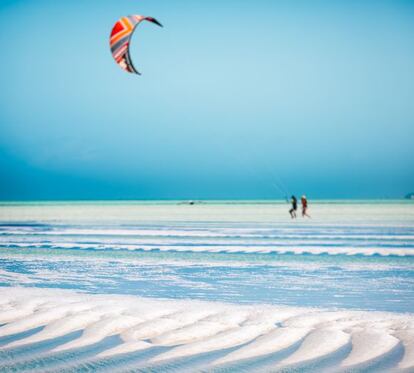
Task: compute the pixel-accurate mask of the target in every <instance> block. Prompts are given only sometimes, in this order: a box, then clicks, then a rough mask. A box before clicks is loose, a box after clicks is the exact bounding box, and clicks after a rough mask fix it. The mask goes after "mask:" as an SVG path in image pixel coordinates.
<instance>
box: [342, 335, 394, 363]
mask: <svg viewBox="0 0 414 373" xmlns="http://www.w3.org/2000/svg"><path fill="white" fill-rule="evenodd" d="M398 343H399V340H398V339H397V338H395V337H393V336H392V335H390V334H388V333H387V332H385V331H375V330H363V331H360V332H356V333H353V334H352V351H351V353H350V354H349V356H348V357H347V358H346V359H345V360H344V361H342V366H352V365H358V364H362V363H366V362H368V361H370V360H374V359H376V358H378V357H380V356H382V355H384V354H386V353H388V352H390V351H391V350H392V349H393V348H394V347H395V346H397V344H398Z"/></svg>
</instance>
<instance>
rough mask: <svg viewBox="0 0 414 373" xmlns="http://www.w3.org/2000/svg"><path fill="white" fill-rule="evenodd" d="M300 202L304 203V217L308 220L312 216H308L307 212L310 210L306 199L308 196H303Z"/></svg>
mask: <svg viewBox="0 0 414 373" xmlns="http://www.w3.org/2000/svg"><path fill="white" fill-rule="evenodd" d="M300 201H301V203H302V217H303V218H304V217H305V216H307V217H308V218H310V215H308V214H307V212H306V211H307V210H308V200H307V199H306V196H302V198H301V199H300Z"/></svg>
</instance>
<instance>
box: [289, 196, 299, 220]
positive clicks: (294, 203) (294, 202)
mask: <svg viewBox="0 0 414 373" xmlns="http://www.w3.org/2000/svg"><path fill="white" fill-rule="evenodd" d="M290 202H291V204H292V208H291V209H290V210H289V214H290V217H291V218H292V219H295V218H296V210H297V209H298V200H297V199H296V197H295V196H292V197H291V199H290Z"/></svg>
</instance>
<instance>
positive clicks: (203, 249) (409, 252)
mask: <svg viewBox="0 0 414 373" xmlns="http://www.w3.org/2000/svg"><path fill="white" fill-rule="evenodd" d="M295 245H296V244H295V243H292V246H280V247H278V246H277V245H275V246H274V247H272V246H269V247H263V246H254V245H240V246H228V245H218V246H203V245H199V246H186V245H183V246H178V245H177V246H176V245H170V246H161V245H160V246H157V245H150V246H149V245H146V244H139V243H137V244H121V243H120V244H106V243H90V244H86V243H68V242H56V243H53V244H51V245H50V248H52V249H94V250H130V251H136V250H143V251H152V250H159V251H162V252H183V251H189V252H194V253H219V252H223V253H245V254H249V253H256V254H257V253H275V254H294V255H303V254H311V255H321V254H325V255H348V256H353V255H363V256H374V255H380V256H400V257H406V256H414V248H401V247H387V248H380V247H375V246H373V247H368V246H366V247H365V246H364V247H355V246H339V247H325V246H323V247H321V246H302V247H301V246H300V245H299V246H295ZM7 246H16V247H21V248H41V247H44V244H43V243H36V244H32V243H16V242H13V243H10V242H9V243H8V244H7ZM48 247H49V246H48Z"/></svg>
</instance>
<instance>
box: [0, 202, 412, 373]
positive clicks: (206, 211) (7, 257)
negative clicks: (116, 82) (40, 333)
mask: <svg viewBox="0 0 414 373" xmlns="http://www.w3.org/2000/svg"><path fill="white" fill-rule="evenodd" d="M287 210H288V206H287V205H286V204H281V203H244V204H240V203H239V204H238V203H221V204H220V203H211V204H200V205H193V206H189V205H184V204H176V203H162V204H160V203H150V202H148V203H126V202H124V203H121V202H117V203H109V202H106V203H105V202H99V203H43V204H42V203H5V204H2V205H1V206H0V290H1V287H3V288H4V289H6V288H9V289H16V290H14V292H16V294H17V292H18V291H17V287H27V288H38V289H39V288H41V289H44V291H46V294H47V291H48V290H47V289H50V288H53V289H55V290H56V291H59V290H58V289H66V290H70V291H76V292H82V293H85V292H86V293H89V294H95V295H96V296H101V295H103V294H106V295H108V296H109V295H111V294H112V295H123V296H127V295H129V296H133V297H137V299H141V298H138V297H145V299H153V300H154V301H158V300H160V299H170V300H171V301H173V302H177V307H178V305H179V304H181V303H180V302H182V301H183V300H187V299H191V300H193V302H195V301H196V300H201V301H205V302H222V303H224V304H229V305H230V304H231V305H232V306H231V307H235V308H231V310H232V312H235V311H236V310H237V307H249V305H254V307H256V308H259V309H261V308H262V307H265V308H266V307H270V305H272V307H280V306H288V307H299V308H301V309H303V310H305V309H306V310H308V309H309V307H312V309H313V308H315V309H318V310H328V311H329V312H339V311H335V310H348V311H349V312H358V311H357V310H361V311H362V312H365V313H366V314H370V312H372V314H373V315H374V314H375V313H376V312H378V311H381V312H391V313H392V314H395V315H398V314H401V315H402V316H404V314H403V313H407V312H408V313H411V312H413V311H414V204H413V203H412V202H389V203H378V202H371V203H368V202H355V201H354V202H351V203H338V202H332V203H315V204H312V205H311V209H310V213H311V215H312V219H302V218H299V219H297V220H291V219H290V218H289V216H288V213H287ZM61 291H63V290H61ZM53 294H54V293H53ZM56 294H57V293H56ZM44 296H45V295H44V294H43V293H41V294H40V293H39V299H40V298H42V297H44ZM54 296H55V297H59V296H57V295H54ZM52 298H53V297H52ZM211 304H213V303H211ZM237 305H240V306H237ZM242 305H243V306H242ZM1 307H2V305H1V301H0V319H1V309H2V308H1ZM4 307H6V308H7V307H15V308H16V309H19V307H20V308H24V306H23V303H22V304H21V305H20V306H19V305H18V304H14V303H13V306H11V305H10V304H8V305H5V306H4ZM4 307H3V308H4ZM211 307H212V308H214V307H215V306H211ZM190 308H191V309H194V310H197V309H198V307H197V306H195V305H194V304H191V306H190ZM4 310H5V308H4ZM32 311H33V312H35V313H36V310H35V309H34V310H32ZM32 311H30V312H29V314H31V312H32ZM348 311H347V312H348ZM70 312H72V311H70ZM304 312H305V311H304ZM305 313H306V314H308V311H306V312H305ZM27 317H28V316H27V315H22V316H21V320H23V321H24V320H27ZM62 317H63V316H62ZM65 317H66V316H65ZM359 317H360V316H358V318H359ZM361 317H362V319H365V318H366V317H367V316H365V314H364V316H361ZM387 317H388V316H387ZM404 317H405V316H404ZM406 317H407V319H404V320H403V321H401V322H400V321H399V324H398V328H401V330H403V329H404V330H408V332H406V333H408V334H409V337H407V336H405V337H404V338H405V339H404V338H403V339H404V341H405V340H409V341H411V342H409V344H410V343H413V345H414V338H413V339H410V338H412V337H410V336H411V334H410V333H412V331H411V330H412V329H411V328H413V324H412V319H411V317H412V316H411V315H407V316H406ZM368 318H369V317H368ZM29 320H30V319H29ZM0 321H1V320H0ZM15 321H17V320H15ZM24 322H25V323H26V324H27V323H28V322H27V321H24ZM50 322H51V320H49V319H47V318H46V319H45V321H44V324H42V325H43V326H44V325H49V324H50ZM93 322H96V320H92V321H91V325H92V324H93ZM359 322H361V321H359ZM383 323H384V322H383V321H382V322H379V323H377V324H375V325H374V327H372V326H371V327H370V328H368V329H367V330H368V331H369V330H370V329H372V328H373V330H374V331H375V330H378V333H379V334H378V335H379V336H382V337H381V338H384V341H385V342H384V343H385V344H386V343H389V346H390V349H388V350H387V349H386V351H384V353H383V354H380V356H378V357H377V358H376V359H377V360H378V359H379V360H378V361H377V360H375V359H374V360H375V361H374V360H372V357H371V359H368V360H366V361H364V359H362V362H359V364H357V365H356V366H352V371H358V369H359V370H361V369H362V371H375V370H381V369H383V370H387V369H391V368H395V367H396V366H397V365H398V364H399V362H401V361H403V359H404V357H403V356H407V353H406V350H407V345H406V344H404V343H403V342H401V341H402V340H403V339H401V338H402V337H399V336H397V337H394V334H393V332H391V331H390V330H389V328H388V327H384V326H383ZM407 323H408V324H407ZM236 324H237V323H236ZM259 324H260V323H259ZM42 325H37V324H36V325H34V326H36V327H41V326H42ZM85 325H86V324H85ZM195 325H198V324H197V323H195ZM237 325H238V327H240V328H242V329H243V326H244V324H243V323H242V324H237ZM278 325H279V327H280V326H283V325H281V324H278ZM404 325H405V326H404ZM6 326H7V325H5V326H4V327H0V333H1V330H2V329H4V328H5V327H6ZM32 326H33V325H32ZM276 326H277V325H276ZM366 327H367V326H366V325H365V324H364V325H363V326H362V327H361V328H362V331H363V330H365V329H364V328H366ZM330 328H331V327H329V328H328V329H327V330H325V328H322V329H321V330H322V331H323V333H325V334H323V335H326V336H325V337H324V338H325V339H326V338H328V339H329V338H332V341H334V340H335V338H339V339H338V341H342V340H344V341H345V342H346V341H347V339H346V338H347V337H346V336H343V335H342V334H341V333H342V332H344V333H345V334H346V335H349V336H351V337H353V336H356V337H355V340H354V339H352V340H350V341H348V342H346V343H345V342H344V343H343V344H341V343H342V342H341V343H339V342H338V348H337V349H336V350H334V351H332V352H329V353H328V352H326V353H325V354H323V355H322V356H318V357H315V358H314V359H312V363H310V362H309V361H308V362H306V364H305V365H303V364H302V363H300V364H299V366H300V368H297V367H296V365H295V364H293V363H292V367H290V365H289V366H287V367H282V366H281V365H280V364H279V365H278V363H277V361H283V360H284V359H289V356H291V360H292V361H293V360H294V359H293V358H292V356H299V357H298V358H297V359H296V360H297V361H299V362H300V361H302V360H303V361H305V360H306V359H305V355H306V354H309V348H308V350H306V344H307V343H308V344H310V343H311V341H312V338H316V337H312V336H311V335H310V334H309V335H308V336H307V337H306V336H304V337H303V338H305V339H304V340H301V339H299V340H297V341H296V342H295V343H296V344H295V343H293V344H292V346H288V347H287V349H286V350H283V349H282V350H281V351H279V352H277V353H276V352H272V354H270V355H266V356H261V355H260V356H259V357H255V356H252V357H251V358H249V360H248V361H247V360H246V361H244V362H243V363H242V364H241V365H240V364H239V365H237V366H233V365H231V366H227V365H225V366H224V367H223V368H221V367H220V366H214V367H212V366H210V365H209V364H210V363H207V361H208V362H212V361H215V360H219V355H220V356H227V355H229V356H231V355H230V354H231V352H232V351H233V350H238V349H241V348H242V345H243V344H245V343H247V344H249V343H250V342H252V341H254V340H255V339H257V338H258V337H259V336H260V333H265V334H266V333H267V332H264V331H263V332H260V327H259V329H257V328H256V329H255V328H253V329H252V331H251V332H249V333H253V334H252V335H251V339H249V338H247V339H246V341H245V342H243V341H244V340H243V341H241V342H240V344H239V345H237V344H236V345H234V346H229V347H226V346H223V347H222V348H221V349H219V350H218V351H215V352H212V351H208V352H206V353H207V355H203V354H202V355H200V356H198V355H197V354H196V355H197V356H198V357H197V358H193V357H191V358H190V355H188V356H186V357H185V358H184V360H183V358H180V359H178V358H177V359H175V360H174V361H172V362H168V363H167V364H165V363H163V364H162V365H160V366H158V365H157V364H155V365H151V364H152V363H150V362H149V360H150V356H152V355H154V356H157V355H158V354H161V350H163V349H164V350H165V347H163V346H160V345H159V344H157V343H155V342H153V341H152V342H151V341H150V342H151V344H152V345H151V348H150V349H149V350H148V351H145V352H139V351H137V352H129V353H128V354H127V355H120V357H116V358H115V357H113V358H110V359H106V360H105V359H104V360H102V359H95V358H94V355H95V354H96V353H95V352H93V351H94V350H93V349H92V350H88V351H89V352H88V353H87V351H86V352H85V351H83V350H82V348H83V349H85V347H82V348H80V350H79V351H80V352H79V353H83V354H84V356H85V359H84V361H83V362H82V363H81V362H79V364H78V363H75V361H76V359H75V358H74V357H73V356H77V355H76V354H75V355H73V354H72V355H73V356H72V355H71V356H72V357H70V358H68V362H67V369H68V370H69V371H70V370H71V369H72V370H75V371H83V370H93V371H94V370H102V371H105V370H108V371H116V370H117V369H118V370H119V371H125V370H126V371H127V370H131V369H132V370H134V369H138V367H139V369H141V370H145V369H151V371H154V370H160V371H184V370H189V371H192V370H196V367H197V369H202V370H203V369H207V370H211V369H212V370H217V371H220V369H225V371H229V369H230V371H258V370H262V369H263V370H264V371H269V370H270V371H273V370H277V371H280V370H282V371H283V370H284V369H288V371H289V370H291V369H299V370H300V371H302V370H306V369H307V370H308V371H319V370H321V369H327V370H330V369H331V368H333V367H337V366H338V362H341V361H346V359H347V356H349V355H350V353H351V352H350V351H352V346H354V347H355V346H359V344H358V342H357V341H358V338H359V337H358V336H359V334H358V333H359V332H360V331H358V330H359V329H358V328H357V327H356V326H355V325H354V324H353V326H352V328H353V329H352V328H351V329H352V330H351V329H350V330H348V329H346V327H344V329H341V330H342V331H341V333H338V332H335V333H331V332H330V331H329V330H330ZM398 328H397V329H398ZM407 328H408V329H407ZM121 329H122V328H121ZM357 329H358V330H357ZM6 330H7V329H6ZM197 330H198V329H197V327H196V329H195V331H194V333H196V334H197V333H198V332H197ZM200 330H201V329H200ZM243 330H244V331H246V330H250V329H243ZM398 330H399V329H398ZM24 332H29V330H28V329H27V330H26V329H25V330H19V333H24ZM120 333H121V334H120V335H122V331H120ZM160 333H161V334H160V336H161V337H162V335H163V333H164V334H165V333H167V331H162V332H160ZM200 333H201V331H200ZM217 333H218V336H219V335H220V332H217ZM255 333H256V334H257V333H259V334H257V335H256V334H255ZM321 333H322V332H320V333H319V334H318V335H319V337H318V338H322V337H321V335H322V334H321ZM330 333H331V334H330ZM390 333H391V334H390ZM35 334H36V333H35ZM69 334H70V333H68V335H69ZM118 334H119V333H115V334H111V333H109V334H108V335H105V338H110V337H111V336H114V338H115V337H116V336H118ZM330 335H332V336H331V337H330ZM413 335H414V334H413ZM387 336H391V337H387ZM63 337H64V336H61V338H63ZM69 337H70V336H69ZM69 337H68V338H69ZM158 337H159V336H157V338H158ZM371 337H372V336H371ZM371 337H370V335H369V333H368V334H367V335H365V334H362V337H361V338H365V339H367V338H368V339H369V338H371ZM9 338H10V337H9ZM21 338H24V337H22V336H20V335H16V340H18V339H21ZM341 338H342V339H341ZM387 338H388V339H387ZM393 338H396V340H398V341H400V342H399V344H398V343H397V344H395V345H394V344H393V342H394V340H393ZM407 338H408V339H407ZM200 339H201V340H202V339H203V338H202V337H201V334H200ZM374 340H375V338H374ZM110 341H112V342H111V343H115V344H116V343H120V342H119V340H116V339H115V340H112V339H110ZM114 341H115V342H114ZM307 341H308V342H307ZM309 341H310V342H309ZM121 342H122V341H121ZM0 343H1V340H0ZM56 343H57V344H61V343H63V342H61V341H59V340H58V341H57V342H56ZM99 343H101V342H99ZM102 343H103V342H102ZM105 343H106V342H105ZM206 343H207V342H206ZM33 346H34V347H33V354H32V355H33V356H32V355H31V354H30V353H28V351H29V352H30V348H29V349H28V350H27V351H26V350H25V351H26V352H24V353H17V352H18V351H17V352H16V353H15V354H13V353H10V351H9V350H8V349H5V350H4V351H6V352H7V351H9V352H7V354H8V355H7V356H8V358H7V361H8V363H7V364H8V365H7V367H6V366H2V365H0V370H1V369H3V370H5V369H6V368H7V369H17V368H18V369H19V370H20V369H22V370H25V369H26V368H27V369H26V370H32V369H41V370H45V369H46V370H47V369H49V368H50V369H51V371H53V369H57V368H55V365H56V364H57V363H56V359H58V361H59V364H57V365H58V366H59V369H62V367H64V366H65V362H64V359H65V358H64V357H62V359H63V361H61V360H59V359H60V358H56V357H53V356H54V355H53V354H52V356H49V357H44V358H42V357H41V356H40V355H39V354H38V352H37V351H38V349H36V348H35V345H33ZM42 346H43V347H42V348H45V351H46V352H47V351H48V350H49V347H47V343H46V347H44V345H42ZM99 346H100V345H99ZM108 346H109V345H108ZM108 346H107V345H105V344H104V346H103V347H99V348H102V349H106V348H109V347H108ZM361 346H362V345H361ZM358 348H359V347H358ZM26 349H27V348H26ZM159 349H160V350H159ZM168 349H171V346H169V347H168ZM41 350H42V349H41ZM296 350H297V352H296V355H295V352H294V351H296ZM302 350H303V351H304V352H302ZM311 350H312V349H311ZM0 351H2V350H0ZM4 351H3V352H2V353H3V354H5V353H6V352H4ZM39 351H40V350H39ZM91 351H92V352H91ZM241 351H243V350H241ZM203 353H204V352H203ZM131 354H132V355H131ZM46 355H47V354H46ZM310 355H311V356H313V355H312V354H310ZM3 356H6V355H3ZM22 356H25V358H24V359H23V360H22ZM59 356H60V355H59ZM64 356H66V355H64ZM82 356H83V355H82ZM122 356H123V357H122ZM191 356H192V355H191ZM381 356H382V357H381ZM368 357H369V356H368ZM39 359H40V360H39ZM45 359H46V360H45ZM94 359H95V360H96V361H95V360H94ZM192 359H195V360H194V361H193V360H192ZM34 360H36V361H37V363H35V362H34ZM69 360H70V364H69ZM74 360H75V361H74ZM296 360H295V361H296ZM371 360H372V361H371ZM39 361H40V362H39ZM287 361H289V360H287ZM355 361H357V360H355ZM405 361H408V360H407V359H406V360H405ZM48 362H49V363H48ZM52 362H53V363H52ZM22 364H23V365H22ZM25 364H26V365H25ZM33 364H34V365H33ZM36 364H40V365H36ZM320 364H322V365H320ZM375 364H377V365H375ZM378 364H379V365H378ZM38 366H39V367H41V368H38ZM404 366H405V365H404ZM2 367H3V368H2ZM13 367H14V368H13ZM273 367H275V368H273ZM295 367H296V368H295ZM23 368H24V369H23ZM305 368H306V369H305ZM341 369H345V370H346V369H348V368H341ZM355 369H356V370H355Z"/></svg>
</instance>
